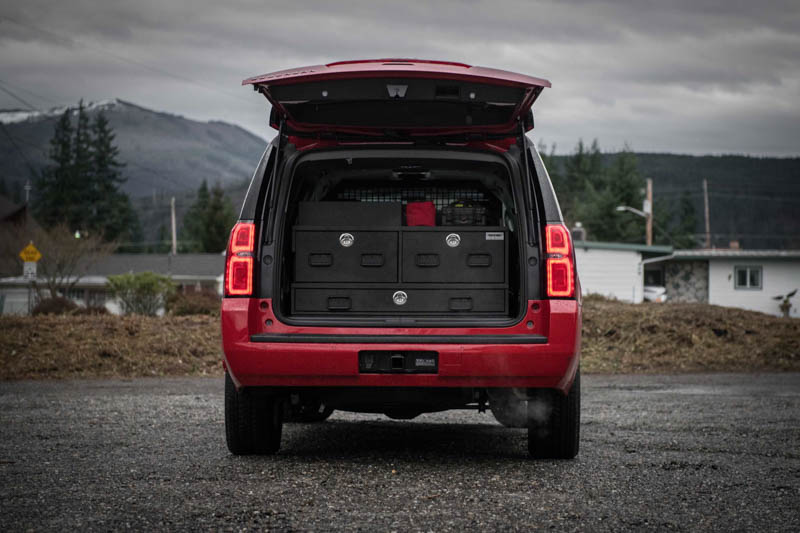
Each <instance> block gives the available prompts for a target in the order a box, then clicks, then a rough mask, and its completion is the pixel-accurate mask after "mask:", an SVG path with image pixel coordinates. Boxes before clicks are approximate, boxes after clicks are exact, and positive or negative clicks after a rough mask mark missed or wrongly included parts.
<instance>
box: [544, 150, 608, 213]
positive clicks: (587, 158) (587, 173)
mask: <svg viewBox="0 0 800 533" xmlns="http://www.w3.org/2000/svg"><path fill="white" fill-rule="evenodd" d="M551 179H552V176H551ZM590 185H591V187H590ZM553 187H554V188H555V190H556V195H557V196H558V199H559V202H560V203H561V211H562V213H563V215H564V218H565V219H566V221H567V224H570V225H571V224H574V223H575V222H576V221H577V220H580V218H579V215H578V213H579V211H580V210H582V208H583V204H584V202H585V201H587V196H593V195H596V194H597V193H598V192H599V191H600V190H602V189H603V187H604V168H603V154H602V153H601V152H600V147H599V145H598V143H597V139H595V140H594V141H592V145H591V147H587V146H586V145H585V144H584V143H583V140H582V139H581V140H579V141H578V144H577V146H576V147H575V151H574V152H573V154H572V155H571V156H570V157H569V158H567V160H566V162H565V164H564V173H563V175H559V176H556V180H555V181H554V182H553ZM588 200H589V201H591V199H590V198H589V199H588Z"/></svg>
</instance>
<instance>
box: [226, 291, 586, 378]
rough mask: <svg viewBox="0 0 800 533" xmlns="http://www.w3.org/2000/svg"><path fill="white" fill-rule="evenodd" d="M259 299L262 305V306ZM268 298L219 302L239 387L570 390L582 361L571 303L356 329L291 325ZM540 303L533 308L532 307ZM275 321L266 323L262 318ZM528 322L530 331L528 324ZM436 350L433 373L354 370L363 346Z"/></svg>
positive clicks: (576, 311) (229, 362) (577, 312)
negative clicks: (485, 320)
mask: <svg viewBox="0 0 800 533" xmlns="http://www.w3.org/2000/svg"><path fill="white" fill-rule="evenodd" d="M262 303H265V304H266V309H262ZM271 304H272V302H271V301H270V300H260V299H255V298H225V299H224V300H223V301H222V313H221V318H222V340H223V350H224V353H225V366H226V368H227V369H228V371H229V372H230V374H231V376H232V377H233V379H234V382H235V383H236V384H237V385H238V386H246V387H251V386H289V387H337V386H341V387H545V388H556V389H560V390H562V391H564V392H566V391H568V390H569V387H570V385H571V384H572V379H573V378H574V376H575V371H576V369H577V367H578V362H579V358H580V327H581V308H580V305H579V303H578V302H577V301H576V300H543V301H539V302H529V305H528V313H527V315H526V316H525V318H524V319H523V320H522V321H520V322H519V323H518V324H516V325H514V326H510V327H507V328H480V327H470V328H353V327H309V326H290V325H287V324H284V323H282V322H280V321H278V320H277V319H276V317H275V315H274V314H273V313H272V305H271ZM533 304H538V307H539V308H538V310H536V311H534V310H533ZM267 320H271V321H272V325H270V326H267V325H266V321H267ZM529 321H530V322H533V324H534V325H533V327H532V328H531V329H528V327H527V323H528V322H529ZM257 333H279V334H292V333H296V334H297V333H310V334H332V335H337V334H338V335H503V334H516V335H520V334H537V335H544V336H546V337H547V338H548V341H547V343H546V344H432V345H425V344H317V343H255V342H250V335H252V334H257ZM421 349H428V350H435V351H437V352H438V353H439V373H438V374H359V372H358V352H359V351H361V350H421Z"/></svg>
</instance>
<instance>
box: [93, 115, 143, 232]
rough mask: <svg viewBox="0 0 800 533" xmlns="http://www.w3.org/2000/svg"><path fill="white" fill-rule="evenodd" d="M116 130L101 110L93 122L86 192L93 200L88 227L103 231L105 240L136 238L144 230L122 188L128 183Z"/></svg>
mask: <svg viewBox="0 0 800 533" xmlns="http://www.w3.org/2000/svg"><path fill="white" fill-rule="evenodd" d="M114 137H115V135H114V132H113V131H112V130H111V127H110V126H109V123H108V119H107V118H106V116H105V113H103V112H102V111H100V112H98V113H97V115H96V116H95V119H94V123H93V124H92V143H91V171H92V173H91V175H90V178H91V179H90V184H89V187H88V188H87V195H88V197H89V198H90V200H91V203H92V205H91V209H90V212H89V214H90V218H89V221H88V225H89V227H90V228H91V229H92V230H93V231H99V232H101V233H102V234H103V238H104V239H105V240H106V241H112V240H115V239H119V238H122V239H127V240H129V241H134V240H136V237H137V235H139V237H140V234H141V228H140V226H139V219H138V217H137V216H136V212H135V211H134V210H133V207H132V206H131V201H130V198H128V195H126V194H125V193H123V192H122V191H120V190H119V187H120V185H122V184H123V183H125V178H124V177H123V176H122V168H124V166H125V165H124V164H123V163H121V162H120V161H119V159H118V157H119V148H117V147H116V146H114Z"/></svg>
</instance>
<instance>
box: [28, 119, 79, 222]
mask: <svg viewBox="0 0 800 533" xmlns="http://www.w3.org/2000/svg"><path fill="white" fill-rule="evenodd" d="M70 113H71V110H70V109H67V110H66V111H64V113H62V114H61V117H59V119H58V122H56V125H55V129H54V131H53V137H52V138H51V139H50V153H49V157H50V162H51V164H50V165H48V166H47V167H46V168H45V169H44V170H43V171H42V172H41V173H40V174H39V176H36V177H35V180H34V182H35V184H36V191H37V194H36V195H35V196H34V201H33V212H34V214H35V216H36V218H37V220H38V221H39V222H40V223H42V224H43V225H44V226H45V227H52V226H55V225H56V224H59V223H61V222H66V221H67V220H68V218H69V213H68V211H69V206H71V205H72V204H73V203H74V202H73V199H74V198H73V197H74V190H73V189H72V187H71V182H72V176H73V165H72V160H73V155H72V134H73V130H72V121H71V120H70Z"/></svg>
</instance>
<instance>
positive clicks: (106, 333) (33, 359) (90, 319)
mask: <svg viewBox="0 0 800 533" xmlns="http://www.w3.org/2000/svg"><path fill="white" fill-rule="evenodd" d="M221 354H222V341H221V338H220V326H219V318H213V317H209V316H186V317H164V318H156V317H143V316H114V315H79V316H75V315H73V316H69V315H66V316H64V315H61V316H56V315H47V316H37V317H7V316H6V317H0V362H1V363H2V367H0V379H4V380H7V379H26V378H30V379H39V378H78V377H133V376H185V375H195V376H202V375H207V374H221V373H222V364H221V362H220V361H221Z"/></svg>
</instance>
